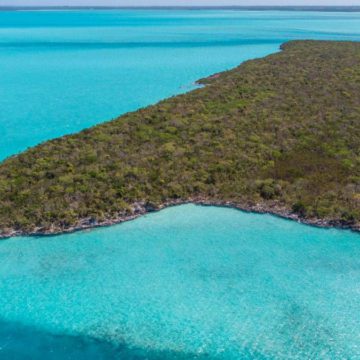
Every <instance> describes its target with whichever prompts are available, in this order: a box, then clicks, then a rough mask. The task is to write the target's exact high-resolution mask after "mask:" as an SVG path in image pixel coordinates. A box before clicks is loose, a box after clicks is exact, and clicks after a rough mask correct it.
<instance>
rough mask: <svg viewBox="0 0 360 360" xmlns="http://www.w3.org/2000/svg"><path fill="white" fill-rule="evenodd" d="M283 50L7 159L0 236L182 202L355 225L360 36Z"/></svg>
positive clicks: (358, 215)
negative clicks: (187, 89) (351, 39)
mask: <svg viewBox="0 0 360 360" xmlns="http://www.w3.org/2000/svg"><path fill="white" fill-rule="evenodd" d="M281 50H282V51H280V52H279V53H276V54H272V55H269V56H267V57H265V58H262V59H255V60H251V61H247V62H245V63H243V64H241V65H240V66H239V67H237V68H235V69H232V70H230V71H225V72H223V73H220V74H216V75H213V76H211V77H209V78H207V79H202V80H200V81H199V83H200V84H202V85H204V86H202V87H201V88H198V89H195V90H193V91H191V92H189V93H186V94H183V95H179V96H174V97H172V98H169V99H166V100H164V101H161V102H159V103H158V104H156V105H153V106H149V107H147V108H144V109H140V110H138V111H135V112H132V113H128V114H125V115H123V116H121V117H119V118H117V119H115V120H112V121H109V122H106V123H103V124H100V125H97V126H95V127H92V128H90V129H86V130H83V131H81V132H79V133H77V134H73V135H68V136H63V137H61V138H58V139H54V140H50V141H47V142H45V143H43V144H40V145H38V146H36V147H33V148H30V149H28V150H27V151H25V152H23V153H20V154H18V155H15V156H12V157H10V158H8V159H6V160H5V161H3V162H2V163H1V164H0V237H3V238H4V237H9V236H16V235H47V234H57V233H63V232H70V231H75V230H80V229H85V228H91V227H95V226H103V225H110V224H115V223H119V222H122V221H125V220H130V219H134V218H136V217H138V216H140V215H142V214H145V213H147V212H150V211H156V210H159V209H162V208H164V207H166V206H171V205H176V204H183V203H188V202H192V203H196V204H202V205H217V206H231V207H236V208H239V209H242V210H248V211H256V212H269V213H272V214H277V215H280V216H283V217H287V218H291V219H295V220H298V221H302V222H304V223H309V224H313V225H318V226H329V227H330V226H336V227H343V228H351V229H353V230H360V43H357V42H332V41H310V40H308V41H292V42H288V43H285V44H283V45H282V47H281ZM50 116H51V114H49V117H50Z"/></svg>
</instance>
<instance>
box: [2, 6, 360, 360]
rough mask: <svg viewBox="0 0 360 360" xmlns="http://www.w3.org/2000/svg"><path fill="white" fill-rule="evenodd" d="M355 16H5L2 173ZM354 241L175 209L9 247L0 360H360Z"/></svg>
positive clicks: (350, 27) (334, 233)
mask: <svg viewBox="0 0 360 360" xmlns="http://www.w3.org/2000/svg"><path fill="white" fill-rule="evenodd" d="M303 38H306V39H309V38H312V39H336V40H359V39H360V13H321V12H317V13H315V12H314V13H312V12H306V13H303V12H275V11H269V12H243V11H129V10H128V11H87V12H78V11H74V12H64V11H61V12H40V11H39V12H0V129H1V146H0V159H3V158H5V157H7V156H10V155H12V154H15V153H17V152H19V151H21V150H24V149H25V148H26V147H28V146H32V145H35V144H37V143H39V142H41V141H44V140H46V139H49V138H53V137H56V136H60V135H63V134H67V133H72V132H75V131H78V130H80V129H83V128H85V127H88V126H91V125H94V124H96V123H99V122H102V121H104V120H108V119H110V118H112V117H114V116H116V115H119V114H121V113H124V112H126V111H130V110H135V109H137V108H139V107H142V106H145V105H148V104H151V103H154V102H156V101H158V100H160V99H162V98H165V97H168V96H171V95H174V94H177V93H181V92H184V91H188V90H190V89H192V88H193V87H194V84H193V83H194V81H195V80H196V79H198V78H201V77H203V76H206V75H209V74H212V73H214V72H217V71H221V70H225V69H227V68H231V67H233V66H235V65H237V64H238V63H240V62H241V61H244V60H247V59H250V58H255V57H261V56H264V55H266V54H269V53H272V52H275V51H277V50H278V48H279V45H280V44H281V43H282V42H284V41H286V40H291V39H303ZM359 284H360V242H359V235H358V234H355V233H352V232H348V231H339V230H324V229H317V228H313V227H308V226H304V225H300V224H297V223H295V222H289V221H285V220H281V219H279V218H276V217H272V216H268V215H255V214H247V213H243V212H240V211H236V210H231V209H225V208H215V207H198V206H194V205H186V206H179V207H174V208H170V209H166V210H164V211H161V212H159V213H154V214H150V215H147V216H145V217H143V218H141V219H138V220H135V221H133V222H128V223H125V224H122V225H118V226H114V227H110V228H104V229H97V230H93V231H89V232H80V233H75V234H71V235H64V236H57V237H51V238H14V239H10V240H6V241H2V242H0V359H5V360H23V359H31V360H42V359H50V360H52V359H54V360H63V359H70V360H71V359H76V360H98V359H104V360H109V359H122V360H123V359H126V360H127V359H151V360H153V359H189V358H197V359H359V358H360V315H359V314H360V285H359Z"/></svg>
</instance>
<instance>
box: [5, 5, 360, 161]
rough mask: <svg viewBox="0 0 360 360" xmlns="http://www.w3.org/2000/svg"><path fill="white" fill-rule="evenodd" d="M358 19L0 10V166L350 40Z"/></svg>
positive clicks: (356, 37)
mask: <svg viewBox="0 0 360 360" xmlns="http://www.w3.org/2000/svg"><path fill="white" fill-rule="evenodd" d="M359 29H360V13H356V12H350V13H341V12H331V13H329V12H295V11H229V10H216V11H212V10H196V11H193V10H161V11H159V10H146V11H145V10H141V11H140V10H139V11H134V10H113V11H98V10H94V11H90V10H88V11H26V12H23V11H14V12H9V11H0V79H1V81H0V133H1V146H0V160H2V159H4V158H6V157H8V156H11V155H14V154H16V153H18V152H20V151H23V150H25V149H26V148H27V147H29V146H33V145H36V144H38V143H40V142H42V141H45V140H48V139H51V138H55V137H58V136H62V135H64V134H69V133H74V132H77V131H79V130H81V129H84V128H86V127H89V126H92V125H95V124H97V123H100V122H103V121H107V120H110V119H111V118H114V117H116V116H118V115H120V114H123V113H125V112H127V111H132V110H136V109H138V108H140V107H143V106H147V105H149V104H153V103H155V102H157V101H159V100H160V99H164V98H167V97H169V96H172V95H175V94H179V93H182V92H185V91H189V90H191V89H193V88H194V82H195V81H196V80H198V79H199V78H202V77H206V76H209V75H210V74H212V73H215V72H219V71H223V70H226V69H230V68H233V67H234V66H236V65H238V64H240V63H241V62H243V61H245V60H248V59H253V58H257V57H263V56H264V55H267V54H270V53H273V52H276V51H278V49H279V46H280V44H282V43H284V42H285V41H287V40H293V39H332V40H359V38H360V30H359Z"/></svg>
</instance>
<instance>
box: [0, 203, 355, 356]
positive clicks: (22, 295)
mask: <svg viewBox="0 0 360 360" xmlns="http://www.w3.org/2000/svg"><path fill="white" fill-rule="evenodd" d="M359 259H360V242H359V235H358V234H357V233H353V232H350V231H345V230H336V229H320V228H315V227H311V226H306V225H302V224H299V223H296V222H293V221H288V220H284V219H280V218H278V217H274V216H271V215H260V214H253V213H245V212H242V211H239V210H235V209H230V208H222V207H202V206H196V205H192V204H188V205H181V206H176V207H171V208H167V209H165V210H162V211H160V212H157V213H151V214H148V215H146V216H144V217H141V218H139V219H136V220H134V221H131V222H127V223H123V224H120V225H116V226H113V227H109V228H102V229H95V230H92V231H89V232H86V231H85V232H79V233H74V234H70V235H61V236H55V237H38V238H13V239H9V240H5V241H2V242H0V293H1V297H0V319H1V321H0V324H1V326H0V329H1V330H0V357H1V358H4V359H5V358H11V359H24V358H29V359H41V358H44V356H45V355H44V354H46V356H45V357H46V358H48V359H64V358H67V359H75V358H76V359H85V358H86V359H110V358H121V359H145V358H146V359H164V358H165V359H166V358H169V359H173V358H175V359H176V358H179V359H188V358H200V359H201V358H207V359H240V358H241V359H288V358H292V359H304V358H324V359H325V358H333V359H336V358H347V359H356V358H358V357H359V356H360V348H359V343H360V322H359V321H358V318H357V314H358V313H359V312H360V297H359V283H360V260H359ZM10 355H11V356H10Z"/></svg>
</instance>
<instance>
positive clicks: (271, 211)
mask: <svg viewBox="0 0 360 360" xmlns="http://www.w3.org/2000/svg"><path fill="white" fill-rule="evenodd" d="M185 204H194V205H197V206H214V207H225V208H229V209H234V210H239V211H244V212H248V213H254V214H268V215H272V216H277V217H279V218H282V219H286V220H291V221H296V222H298V223H300V224H302V225H307V226H314V227H318V228H323V229H338V230H350V231H353V232H356V233H360V224H356V223H350V222H346V221H340V220H337V221H336V220H330V219H320V218H303V217H301V216H299V215H297V214H296V213H294V212H292V211H290V210H289V209H287V208H286V207H284V206H280V205H279V204H277V203H276V202H274V203H271V204H265V203H257V204H251V205H250V204H243V203H238V202H233V201H225V200H210V199H206V198H202V197H198V198H191V199H187V200H183V199H178V200H168V201H165V202H164V203H162V204H161V205H159V206H154V205H150V204H146V203H144V202H136V203H134V204H133V213H132V214H119V215H118V216H115V217H112V218H107V219H105V220H103V221H94V220H93V219H91V218H86V219H81V220H79V221H78V222H77V223H76V224H75V225H73V226H69V227H64V228H60V227H52V228H51V229H45V230H44V229H42V228H37V229H35V230H34V231H29V232H27V231H21V230H15V229H10V230H9V231H7V232H5V233H4V234H0V240H5V239H10V238H14V237H21V236H24V237H51V236H59V235H65V234H71V233H75V232H79V231H84V230H91V229H96V228H102V227H109V226H113V225H119V224H121V223H124V222H127V221H132V220H136V219H137V218H139V217H141V216H144V215H147V214H149V213H152V212H158V211H161V210H164V209H166V208H168V207H172V206H180V205H185Z"/></svg>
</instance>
